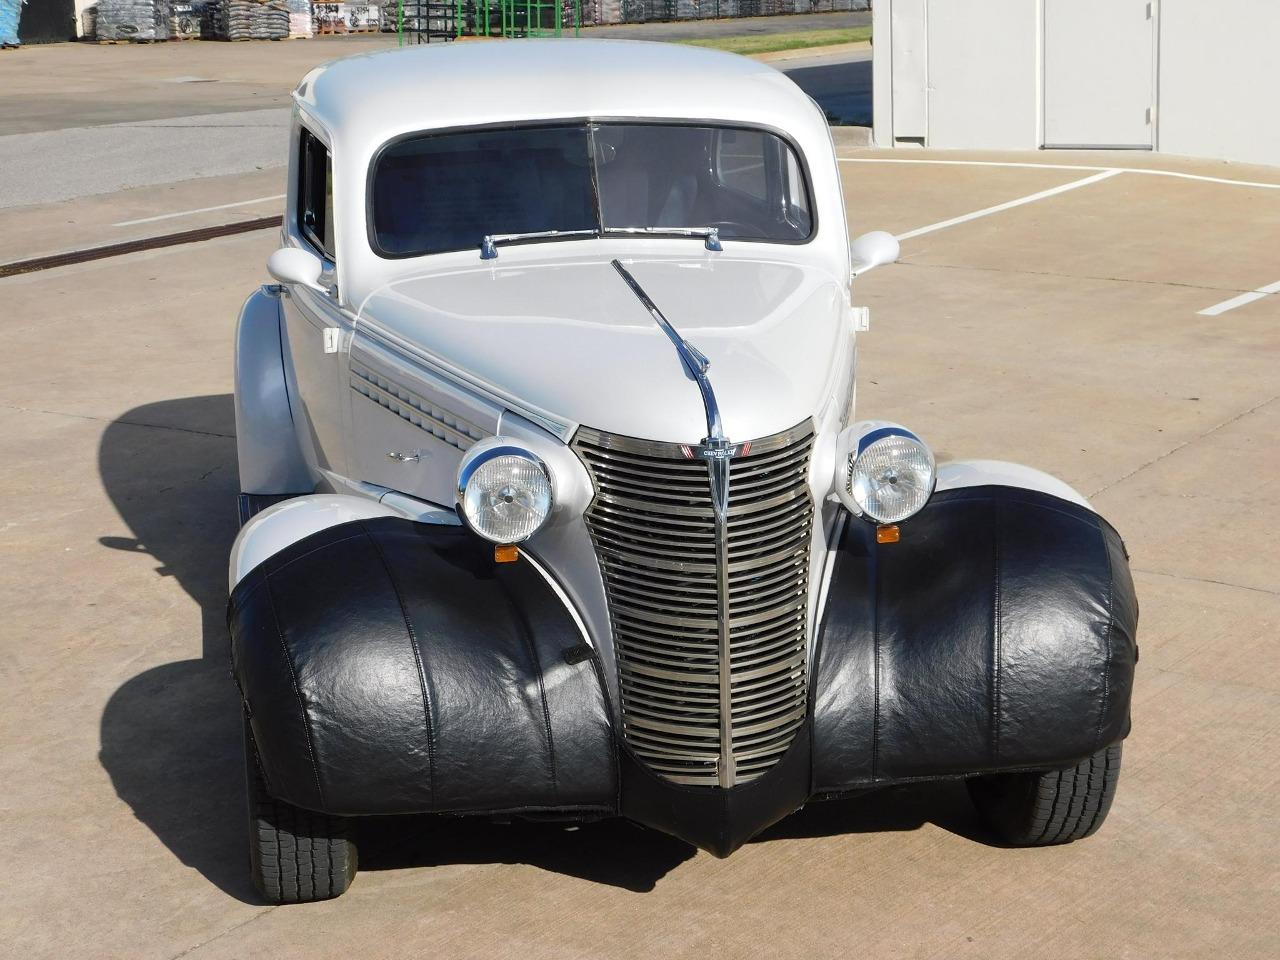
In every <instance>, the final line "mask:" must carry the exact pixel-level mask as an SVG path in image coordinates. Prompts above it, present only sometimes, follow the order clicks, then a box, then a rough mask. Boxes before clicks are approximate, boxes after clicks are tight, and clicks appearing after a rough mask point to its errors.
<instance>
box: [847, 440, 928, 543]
mask: <svg viewBox="0 0 1280 960" xmlns="http://www.w3.org/2000/svg"><path fill="white" fill-rule="evenodd" d="M885 441H896V442H897V445H898V446H900V447H906V448H907V450H906V452H908V453H909V454H911V455H912V459H911V460H910V461H909V460H908V459H907V458H905V457H902V458H901V459H902V464H903V467H904V470H906V472H908V473H909V474H910V476H911V477H912V478H913V482H912V483H911V485H910V487H911V489H912V490H914V491H915V493H914V495H913V496H912V497H911V499H910V500H909V501H908V502H907V503H905V504H904V505H903V508H902V509H898V510H892V511H889V510H885V509H884V508H883V505H881V504H878V503H877V502H876V498H875V496H874V495H873V494H874V490H873V489H872V487H873V485H874V481H873V479H872V478H871V475H870V473H869V465H870V463H871V462H872V460H873V458H874V457H875V455H876V454H877V453H881V454H883V453H884V451H885V447H886V446H887V444H886V443H885ZM877 445H879V447H877ZM837 455H838V458H837V461H836V463H837V472H838V474H839V475H838V476H837V477H836V495H837V496H838V497H839V498H840V501H841V502H842V503H843V504H844V505H845V506H846V507H847V508H848V509H849V510H850V512H852V513H853V514H854V515H856V516H859V517H863V518H865V519H867V520H869V521H871V522H874V523H878V524H895V523H901V522H903V521H904V520H909V519H910V518H911V517H913V516H915V515H916V514H917V513H919V512H920V511H921V510H923V509H924V507H925V505H926V504H927V503H928V502H929V498H930V497H932V496H933V491H934V488H935V487H936V486H937V482H938V467H937V462H936V460H935V459H934V456H933V451H932V450H931V449H929V445H928V444H927V443H925V442H924V441H923V440H921V439H920V438H919V437H918V436H916V434H915V433H913V432H912V431H910V430H908V429H907V428H906V427H904V426H901V425H900V424H896V423H886V422H881V421H876V422H866V423H859V424H854V425H853V426H851V427H849V428H848V429H847V430H845V432H844V433H842V434H841V435H840V439H839V441H838V447H837ZM868 455H870V456H868ZM912 461H914V462H912ZM860 465H861V466H860Z"/></svg>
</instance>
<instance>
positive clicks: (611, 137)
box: [371, 123, 812, 257]
mask: <svg viewBox="0 0 1280 960" xmlns="http://www.w3.org/2000/svg"><path fill="white" fill-rule="evenodd" d="M375 163H376V165H375V168H374V171H373V183H372V194H373V203H372V211H371V212H372V218H373V221H372V231H371V233H372V238H373V240H374V246H375V248H376V249H377V250H378V252H379V253H380V254H382V255H383V256H388V257H411V256H421V255H423V254H429V253H444V252H446V251H451V250H468V249H474V250H478V249H479V248H480V244H481V241H483V240H484V238H485V237H486V236H500V235H510V234H526V233H542V232H545V231H557V232H562V233H563V232H576V233H577V234H578V235H579V236H592V235H595V234H606V235H607V234H608V233H609V232H610V231H618V232H619V233H626V232H627V231H628V230H632V231H634V230H646V231H649V230H652V231H654V232H656V233H658V235H661V234H660V231H661V230H662V229H663V228H665V229H668V230H672V231H676V230H678V229H680V228H709V227H714V228H716V229H718V230H719V233H720V237H721V238H722V239H725V240H763V241H772V242H781V243H797V242H802V241H804V240H807V239H808V238H809V235H810V233H811V231H812V216H811V213H810V205H809V194H808V189H807V186H806V184H805V181H804V174H803V172H802V167H801V164H800V162H799V160H798V158H797V157H796V154H795V151H794V150H793V149H792V148H791V146H790V145H789V144H788V143H787V142H786V141H785V140H783V139H782V138H781V137H778V136H776V135H774V134H772V133H768V132H766V131H763V130H750V129H743V128H738V127H723V126H683V125H675V124H655V123H646V124H641V123H601V124H595V123H575V124H566V125H559V126H538V127H518V128H506V129H497V130H492V129H491V130H472V131H463V132H457V133H447V134H424V135H422V136H416V137H411V138H408V139H405V140H401V141H399V142H397V143H394V144H392V145H391V146H389V147H387V148H386V149H384V150H383V151H382V152H381V154H380V155H379V156H378V158H377V160H376V161H375ZM542 239H547V238H545V237H544V238H542ZM551 239H555V238H554V237H552V238H551Z"/></svg>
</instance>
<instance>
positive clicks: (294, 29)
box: [285, 0, 315, 37]
mask: <svg viewBox="0 0 1280 960" xmlns="http://www.w3.org/2000/svg"><path fill="white" fill-rule="evenodd" d="M285 5H286V6H287V7H288V8H289V36H291V37H309V36H311V35H312V34H313V33H314V32H315V30H314V28H313V26H312V23H311V0H285Z"/></svg>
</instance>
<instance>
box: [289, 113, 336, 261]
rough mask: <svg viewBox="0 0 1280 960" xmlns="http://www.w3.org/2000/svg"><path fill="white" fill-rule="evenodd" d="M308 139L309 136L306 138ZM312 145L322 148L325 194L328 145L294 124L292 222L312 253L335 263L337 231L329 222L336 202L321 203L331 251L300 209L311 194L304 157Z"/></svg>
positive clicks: (330, 157)
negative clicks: (294, 199)
mask: <svg viewBox="0 0 1280 960" xmlns="http://www.w3.org/2000/svg"><path fill="white" fill-rule="evenodd" d="M308 138H310V139H309V140H308ZM312 144H318V145H319V146H320V148H321V149H322V150H323V151H324V159H325V171H326V174H327V178H328V182H327V183H326V184H325V191H326V193H327V192H328V190H329V186H330V184H332V182H333V152H332V150H330V148H329V144H328V143H326V142H325V141H324V140H323V139H322V138H321V137H320V136H319V135H318V134H317V133H316V132H315V131H314V130H312V129H311V128H310V127H308V126H307V125H306V124H305V123H299V124H298V175H297V177H296V178H295V185H296V187H297V191H298V195H297V203H296V204H295V205H294V223H295V226H296V228H297V233H298V236H299V237H300V238H301V239H302V241H303V242H304V243H306V244H308V245H309V246H310V247H311V248H312V249H313V250H314V252H315V253H316V254H318V255H319V256H320V257H321V258H322V259H323V260H325V261H326V262H328V263H336V262H337V254H338V251H337V245H338V234H337V231H336V230H335V229H334V224H333V223H332V220H333V211H334V207H335V206H336V204H333V203H331V202H326V204H325V206H326V210H325V213H326V214H327V218H326V220H327V222H326V227H327V228H328V229H329V231H331V234H332V237H333V247H334V249H332V250H329V249H326V247H325V244H324V238H323V237H322V236H317V235H316V232H315V230H313V229H312V228H311V227H310V226H308V225H307V223H306V219H305V216H304V208H305V207H306V206H307V205H308V202H309V200H310V193H311V190H310V184H311V179H312V174H313V173H314V171H313V170H312V169H311V164H309V163H308V156H307V154H308V151H309V149H311V145H312ZM329 200H330V198H329V197H326V201H329Z"/></svg>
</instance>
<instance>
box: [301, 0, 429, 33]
mask: <svg viewBox="0 0 1280 960" xmlns="http://www.w3.org/2000/svg"><path fill="white" fill-rule="evenodd" d="M381 13H382V11H381V10H380V9H379V8H378V7H375V6H370V5H368V4H357V3H317V4H316V5H315V28H316V33H377V32H378V30H379V28H380V26H381V23H382V17H381ZM395 15H396V14H395V10H394V9H389V10H388V16H390V17H392V18H393V19H394V17H395ZM407 16H408V14H407V13H406V17H407Z"/></svg>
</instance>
